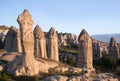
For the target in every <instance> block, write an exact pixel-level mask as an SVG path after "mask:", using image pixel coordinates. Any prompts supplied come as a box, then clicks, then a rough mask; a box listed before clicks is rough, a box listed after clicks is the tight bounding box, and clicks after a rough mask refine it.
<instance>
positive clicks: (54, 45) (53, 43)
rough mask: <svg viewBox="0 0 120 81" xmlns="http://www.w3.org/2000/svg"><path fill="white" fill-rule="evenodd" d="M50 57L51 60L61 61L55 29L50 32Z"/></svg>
mask: <svg viewBox="0 0 120 81" xmlns="http://www.w3.org/2000/svg"><path fill="white" fill-rule="evenodd" d="M48 57H49V58H50V59H51V60H55V61H59V55H58V36H57V33H56V31H55V29H54V28H53V27H51V29H50V30H49V32H48Z"/></svg>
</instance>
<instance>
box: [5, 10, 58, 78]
mask: <svg viewBox="0 0 120 81" xmlns="http://www.w3.org/2000/svg"><path fill="white" fill-rule="evenodd" d="M17 21H18V23H19V24H20V33H21V44H22V51H23V55H22V56H20V57H18V58H16V59H15V60H13V61H12V62H10V63H9V64H8V69H7V71H8V72H9V73H10V74H14V75H15V76H20V75H22V76H32V75H35V74H38V73H39V72H41V73H48V69H49V68H53V67H55V66H58V63H55V62H49V61H44V60H42V59H41V60H40V61H37V60H36V59H35V58H34V36H33V31H32V27H33V21H32V17H31V15H30V13H29V11H28V10H24V12H23V13H22V14H21V15H19V16H18V19H17Z"/></svg>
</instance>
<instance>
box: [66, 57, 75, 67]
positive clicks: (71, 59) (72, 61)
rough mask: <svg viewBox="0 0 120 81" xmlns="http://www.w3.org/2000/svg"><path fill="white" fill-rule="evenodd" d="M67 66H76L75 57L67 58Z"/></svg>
mask: <svg viewBox="0 0 120 81" xmlns="http://www.w3.org/2000/svg"><path fill="white" fill-rule="evenodd" d="M67 64H69V65H71V66H72V65H73V64H74V58H73V57H68V58H67Z"/></svg>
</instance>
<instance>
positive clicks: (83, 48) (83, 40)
mask: <svg viewBox="0 0 120 81" xmlns="http://www.w3.org/2000/svg"><path fill="white" fill-rule="evenodd" d="M78 41H79V54H78V67H80V68H87V69H92V68H93V64H92V60H93V56H92V40H91V37H90V36H89V35H88V33H87V32H86V31H85V30H84V29H83V30H82V32H81V33H80V35H79V37H78Z"/></svg>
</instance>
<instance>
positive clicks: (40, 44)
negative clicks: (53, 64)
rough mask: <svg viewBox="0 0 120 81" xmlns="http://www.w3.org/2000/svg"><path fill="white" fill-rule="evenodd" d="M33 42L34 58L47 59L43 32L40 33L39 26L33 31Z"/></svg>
mask: <svg viewBox="0 0 120 81" xmlns="http://www.w3.org/2000/svg"><path fill="white" fill-rule="evenodd" d="M34 41H35V43H34V44H35V46H34V50H35V56H36V57H42V58H47V53H46V39H45V35H44V32H43V31H42V29H41V27H40V26H39V25H37V26H36V27H35V29H34Z"/></svg>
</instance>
